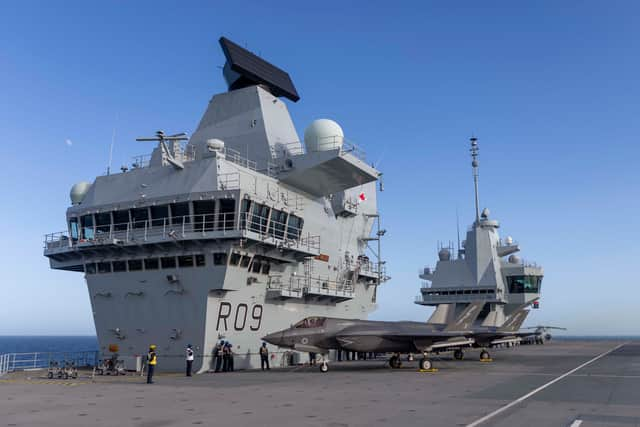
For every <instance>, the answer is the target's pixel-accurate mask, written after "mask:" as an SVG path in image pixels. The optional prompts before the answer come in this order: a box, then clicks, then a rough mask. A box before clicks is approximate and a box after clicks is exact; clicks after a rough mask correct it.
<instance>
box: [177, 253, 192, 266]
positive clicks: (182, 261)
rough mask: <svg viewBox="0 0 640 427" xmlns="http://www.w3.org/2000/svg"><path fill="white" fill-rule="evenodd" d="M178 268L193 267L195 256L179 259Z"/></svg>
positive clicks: (184, 256)
mask: <svg viewBox="0 0 640 427" xmlns="http://www.w3.org/2000/svg"><path fill="white" fill-rule="evenodd" d="M178 267H181V268H185V267H193V255H183V256H179V257H178Z"/></svg>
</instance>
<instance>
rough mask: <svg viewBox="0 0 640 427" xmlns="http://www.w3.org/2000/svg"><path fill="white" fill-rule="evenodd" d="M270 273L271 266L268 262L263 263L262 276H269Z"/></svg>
mask: <svg viewBox="0 0 640 427" xmlns="http://www.w3.org/2000/svg"><path fill="white" fill-rule="evenodd" d="M269 271H271V264H269V263H268V262H264V263H262V274H269Z"/></svg>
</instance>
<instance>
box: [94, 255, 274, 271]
mask: <svg viewBox="0 0 640 427" xmlns="http://www.w3.org/2000/svg"><path fill="white" fill-rule="evenodd" d="M212 261H213V265H227V263H228V265H230V266H232V267H240V268H246V269H248V270H249V271H250V272H252V273H261V274H269V271H270V270H271V264H270V263H269V262H268V261H267V260H266V259H264V258H261V257H260V256H253V257H252V256H251V255H241V254H239V253H237V252H232V253H231V256H229V257H228V256H227V253H226V252H216V253H214V254H213V257H212ZM206 265H207V258H206V257H205V255H204V254H196V255H179V256H177V257H176V256H167V257H159V258H144V259H129V260H117V261H102V262H91V263H87V264H85V265H84V271H85V273H87V274H96V273H100V274H102V273H120V272H126V271H150V270H158V269H176V268H191V267H205V266H206Z"/></svg>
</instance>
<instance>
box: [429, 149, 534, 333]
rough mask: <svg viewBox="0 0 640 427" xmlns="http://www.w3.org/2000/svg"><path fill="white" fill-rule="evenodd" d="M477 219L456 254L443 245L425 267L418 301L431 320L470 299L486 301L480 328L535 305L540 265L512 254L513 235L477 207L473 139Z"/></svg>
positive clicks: (445, 318)
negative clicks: (505, 233)
mask: <svg viewBox="0 0 640 427" xmlns="http://www.w3.org/2000/svg"><path fill="white" fill-rule="evenodd" d="M471 156H472V164H471V165H472V168H473V177H474V189H475V214H476V218H475V221H474V222H473V224H472V225H471V227H470V228H469V230H468V231H467V235H466V239H465V240H463V242H462V244H461V246H460V245H459V247H458V253H457V255H454V248H453V245H449V247H441V248H440V250H439V252H438V262H437V264H436V267H435V269H432V268H430V267H425V268H424V269H423V270H422V271H420V275H419V276H420V278H421V279H423V280H424V281H425V282H424V284H423V286H422V287H421V289H420V293H421V295H419V296H418V298H417V299H416V304H421V305H427V306H433V307H435V311H434V312H433V314H432V315H431V317H430V318H429V323H435V324H442V323H448V322H450V321H451V319H453V318H454V317H455V316H456V315H457V314H458V313H460V312H461V311H462V310H464V308H465V307H466V306H467V305H468V304H469V303H471V302H477V301H485V305H484V308H483V310H482V312H481V313H480V315H479V316H478V320H477V325H476V326H478V327H488V328H497V327H500V326H501V325H503V324H504V323H505V321H506V320H507V318H508V317H509V316H510V315H512V314H514V313H515V312H516V311H518V310H523V309H525V308H527V307H528V306H532V307H534V308H537V307H538V300H539V298H540V287H541V284H542V277H543V274H544V272H543V269H542V267H540V266H539V265H537V264H535V263H530V262H526V261H524V260H522V259H521V258H520V257H519V256H517V255H516V253H517V252H519V251H520V247H519V245H518V244H517V243H515V242H514V241H513V239H512V238H511V237H507V238H505V239H504V240H502V239H501V238H500V236H499V234H498V228H499V227H500V223H499V222H498V221H497V220H495V219H492V218H490V212H489V209H487V208H485V209H483V210H482V211H480V204H479V197H478V142H477V139H476V138H471Z"/></svg>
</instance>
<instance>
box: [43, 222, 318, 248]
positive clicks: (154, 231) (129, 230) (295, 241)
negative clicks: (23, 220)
mask: <svg viewBox="0 0 640 427" xmlns="http://www.w3.org/2000/svg"><path fill="white" fill-rule="evenodd" d="M236 215H237V214H236V212H227V213H218V214H199V215H184V216H178V217H170V218H169V217H167V218H156V219H147V220H143V221H130V222H126V223H118V224H110V225H102V226H101V225H97V226H92V227H91V228H90V230H91V231H92V232H93V235H92V237H91V238H81V237H82V230H80V231H81V233H80V236H78V238H77V239H74V238H70V237H69V234H68V232H66V231H63V232H57V233H49V234H46V235H45V238H44V247H45V249H48V250H50V249H56V248H61V247H78V246H80V247H82V246H86V245H99V244H114V243H118V244H120V243H132V242H136V243H139V242H145V241H147V240H150V239H160V240H177V239H180V238H185V237H192V236H193V235H194V234H195V235H198V234H199V235H201V236H203V237H206V236H208V233H210V232H214V233H222V234H223V235H224V234H225V233H228V232H233V231H240V232H250V233H254V234H255V235H257V237H258V238H259V239H260V240H263V241H267V240H272V241H273V242H274V243H275V244H278V245H279V246H280V247H282V248H283V249H292V248H307V249H308V250H309V251H311V250H314V251H319V250H320V236H312V235H310V234H307V235H306V236H303V235H302V229H301V228H299V227H296V226H293V225H290V224H288V223H284V222H280V221H275V220H272V219H270V220H267V219H266V218H264V217H261V216H258V215H254V214H253V213H250V212H244V213H240V214H239V215H238V216H239V221H238V219H237V216H236Z"/></svg>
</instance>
